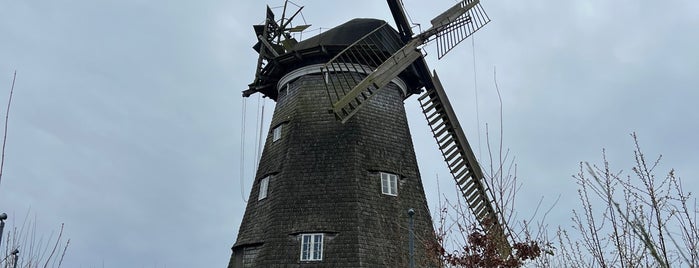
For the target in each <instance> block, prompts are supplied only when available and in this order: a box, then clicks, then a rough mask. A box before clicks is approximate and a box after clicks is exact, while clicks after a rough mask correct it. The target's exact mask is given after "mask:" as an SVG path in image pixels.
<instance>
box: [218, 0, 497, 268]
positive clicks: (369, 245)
mask: <svg viewBox="0 0 699 268" xmlns="http://www.w3.org/2000/svg"><path fill="white" fill-rule="evenodd" d="M387 2H388V6H389V7H390V9H391V12H392V13H393V17H394V19H395V21H396V25H397V28H398V30H395V29H394V28H392V27H391V26H390V25H389V24H388V23H386V22H385V21H382V20H377V19H354V20H351V21H349V22H346V23H344V24H342V25H340V26H337V27H335V28H333V29H330V30H328V31H325V32H323V33H320V34H318V35H316V36H314V37H311V38H308V39H306V40H303V41H300V42H298V41H297V40H295V39H294V38H292V35H293V33H294V32H298V31H303V30H305V29H306V28H308V25H295V26H294V25H292V23H291V22H292V19H293V18H294V17H295V16H296V15H297V14H299V12H300V11H301V9H302V8H299V9H298V10H297V11H296V12H295V13H293V15H291V16H289V18H286V15H287V8H286V4H285V7H284V12H283V14H282V17H281V19H275V14H274V13H273V12H272V11H271V10H270V9H269V7H268V8H267V14H266V21H265V23H264V24H263V25H255V26H254V29H255V34H256V36H257V41H256V42H257V44H256V45H255V46H254V47H253V48H254V49H255V50H256V51H257V52H258V53H259V55H260V57H259V60H258V62H257V71H256V75H255V80H254V81H253V83H251V84H250V85H249V88H248V89H247V90H245V91H243V96H244V97H248V96H250V95H252V94H255V93H260V94H264V95H265V96H266V97H269V98H271V99H273V100H275V101H276V107H275V111H274V115H273V117H272V122H271V125H270V132H269V133H268V135H267V138H266V141H265V146H264V149H263V152H262V156H261V159H260V162H259V168H258V170H257V173H256V176H255V178H254V183H253V186H252V190H251V193H250V198H249V202H248V204H247V208H246V210H245V214H244V216H243V219H242V223H241V225H240V229H239V232H238V237H237V240H236V242H235V244H234V245H233V253H232V256H231V259H230V262H229V265H228V267H229V268H231V267H409V266H413V267H415V265H417V267H432V266H437V264H436V263H435V262H434V260H432V259H430V257H429V256H428V254H427V253H426V244H427V242H429V241H431V240H432V241H433V240H434V239H435V238H434V230H433V227H432V220H431V217H430V212H429V209H428V206H427V201H426V199H425V193H424V190H423V181H422V179H421V177H420V172H419V170H418V166H417V161H416V158H415V151H414V148H413V144H412V139H411V136H410V131H409V129H408V123H407V120H406V113H405V108H404V106H403V101H404V100H405V99H406V98H408V97H410V96H413V95H417V94H420V93H421V92H424V93H423V94H422V96H420V97H419V100H420V103H421V106H422V109H423V112H424V113H425V117H426V118H427V120H428V124H429V125H430V127H431V129H432V131H433V134H434V137H435V139H436V141H437V143H438V146H439V149H440V150H441V151H442V153H443V155H444V160H445V162H446V163H447V166H448V168H449V170H450V171H451V173H452V174H453V176H454V179H455V182H456V183H457V185H458V186H459V188H460V189H461V191H462V193H463V195H464V197H465V198H466V201H467V203H468V205H469V207H470V208H471V210H472V212H473V213H474V216H475V217H476V219H477V220H478V221H479V222H480V223H481V225H482V227H483V229H484V230H487V231H488V232H489V233H491V234H492V235H494V237H496V238H498V239H500V241H501V243H499V244H500V253H501V255H508V254H510V247H509V244H508V241H507V235H506V231H505V230H506V228H504V226H503V224H502V221H501V217H500V214H499V213H498V211H497V209H496V208H495V207H494V205H493V204H492V201H493V199H492V198H491V197H492V195H491V194H490V191H489V190H488V187H487V184H486V183H485V181H484V178H483V174H482V172H481V170H480V167H479V165H478V163H477V162H476V159H475V157H474V156H473V152H472V150H471V148H470V146H469V145H468V141H467V140H466V137H465V136H464V134H463V131H462V130H461V127H460V125H459V122H458V119H457V118H456V116H455V114H454V113H453V109H452V107H451V105H450V104H449V101H448V99H447V97H446V94H445V92H444V90H443V89H442V86H441V83H440V82H439V78H438V77H437V75H436V73H435V72H430V70H429V69H428V68H427V64H426V62H425V60H424V58H423V54H422V52H421V51H420V49H418V48H419V47H420V46H422V45H423V44H425V43H426V42H431V41H436V43H437V47H438V55H439V57H440V58H441V56H443V55H444V54H446V53H447V52H448V51H449V50H451V49H452V48H453V47H454V46H456V45H457V44H458V43H459V42H461V41H462V40H464V39H465V38H466V37H468V36H470V35H471V34H472V33H474V32H475V31H477V30H478V29H480V28H481V27H482V26H483V25H485V24H486V23H487V22H489V19H488V17H487V15H486V14H485V12H483V10H482V7H481V6H480V3H479V1H478V0H464V1H460V2H459V3H457V4H456V5H455V6H453V7H451V8H450V9H448V10H447V11H445V12H444V13H442V14H441V15H439V16H437V17H436V18H435V19H434V20H432V27H431V28H430V29H428V30H426V31H425V32H423V33H419V34H417V35H415V34H413V32H412V31H411V29H410V26H409V25H408V22H407V19H406V16H405V13H404V12H403V8H402V4H401V3H400V2H399V0H388V1H387ZM290 14H291V13H290ZM425 183H429V182H425ZM409 211H410V213H409ZM411 231H412V232H411ZM412 241H414V243H413V242H412Z"/></svg>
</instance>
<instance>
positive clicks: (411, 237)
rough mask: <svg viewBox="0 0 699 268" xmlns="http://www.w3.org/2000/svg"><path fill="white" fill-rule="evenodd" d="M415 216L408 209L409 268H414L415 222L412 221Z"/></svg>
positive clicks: (413, 212) (411, 210)
mask: <svg viewBox="0 0 699 268" xmlns="http://www.w3.org/2000/svg"><path fill="white" fill-rule="evenodd" d="M413 215H415V210H414V209H412V208H411V209H408V224H409V226H408V231H409V233H408V241H409V242H408V243H409V244H408V250H409V256H410V268H415V228H414V225H415V220H414V219H413Z"/></svg>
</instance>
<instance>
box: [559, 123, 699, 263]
mask: <svg viewBox="0 0 699 268" xmlns="http://www.w3.org/2000/svg"><path fill="white" fill-rule="evenodd" d="M631 136H632V138H633V141H634V148H635V150H634V160H635V161H634V166H633V167H632V168H631V171H632V172H631V173H630V174H627V175H624V174H623V172H622V171H613V169H612V168H611V167H610V163H609V162H608V161H607V157H606V152H605V151H603V153H602V165H601V166H598V165H594V164H590V163H587V162H585V163H580V171H579V172H578V174H576V175H575V176H573V177H574V178H575V179H576V182H577V184H578V186H579V189H578V195H579V198H580V202H581V209H579V210H573V216H572V221H573V226H572V228H573V231H572V233H571V232H569V231H567V230H565V229H563V228H559V230H558V232H557V240H558V244H559V249H558V252H559V254H558V257H559V259H557V260H555V262H556V263H558V264H567V265H566V266H568V265H572V266H576V267H671V266H689V267H699V257H698V251H697V246H698V245H699V231H698V230H697V225H696V224H697V214H698V210H697V209H698V207H697V202H696V198H694V199H692V198H691V193H689V192H685V191H684V189H683V187H682V183H681V180H680V178H678V177H677V176H676V175H675V171H674V170H670V171H668V172H667V173H665V174H664V175H662V176H658V175H657V173H656V168H657V167H658V164H659V163H660V160H661V158H662V157H661V156H659V157H658V158H656V159H655V160H654V161H649V160H648V158H646V156H645V155H644V154H643V151H642V150H641V146H640V145H639V142H638V137H637V136H636V134H635V133H632V134H631ZM571 234H572V235H578V236H579V238H578V239H572V238H571Z"/></svg>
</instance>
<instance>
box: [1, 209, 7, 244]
mask: <svg viewBox="0 0 699 268" xmlns="http://www.w3.org/2000/svg"><path fill="white" fill-rule="evenodd" d="M6 219H7V214H6V213H2V214H0V245H2V232H3V230H5V220H6Z"/></svg>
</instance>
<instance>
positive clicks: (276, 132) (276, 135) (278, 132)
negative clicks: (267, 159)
mask: <svg viewBox="0 0 699 268" xmlns="http://www.w3.org/2000/svg"><path fill="white" fill-rule="evenodd" d="M281 138H282V125H278V126H277V127H275V128H274V129H273V130H272V141H273V142H274V141H278V140H279V139H281Z"/></svg>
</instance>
